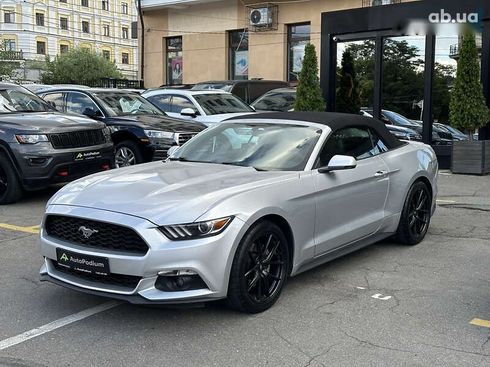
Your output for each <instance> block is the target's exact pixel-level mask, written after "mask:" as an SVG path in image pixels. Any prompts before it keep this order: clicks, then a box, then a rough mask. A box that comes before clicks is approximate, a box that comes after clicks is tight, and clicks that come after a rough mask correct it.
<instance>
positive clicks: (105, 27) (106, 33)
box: [102, 24, 110, 37]
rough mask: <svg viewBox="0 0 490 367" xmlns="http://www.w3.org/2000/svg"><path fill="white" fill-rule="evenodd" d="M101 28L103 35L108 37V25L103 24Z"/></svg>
mask: <svg viewBox="0 0 490 367" xmlns="http://www.w3.org/2000/svg"><path fill="white" fill-rule="evenodd" d="M102 30H103V33H104V36H106V37H109V36H110V30H109V25H107V24H104V25H103V26H102Z"/></svg>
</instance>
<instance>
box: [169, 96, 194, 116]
mask: <svg viewBox="0 0 490 367" xmlns="http://www.w3.org/2000/svg"><path fill="white" fill-rule="evenodd" d="M184 108H191V109H193V110H194V111H197V109H196V106H194V104H193V103H192V102H191V101H190V100H189V99H188V98H186V97H183V96H172V109H171V110H170V111H169V112H175V113H180V112H181V111H182V110H183V109H184Z"/></svg>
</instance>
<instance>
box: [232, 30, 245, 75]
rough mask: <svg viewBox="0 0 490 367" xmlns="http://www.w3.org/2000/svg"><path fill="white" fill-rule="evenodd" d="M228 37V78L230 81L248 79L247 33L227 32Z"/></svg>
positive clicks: (242, 31)
mask: <svg viewBox="0 0 490 367" xmlns="http://www.w3.org/2000/svg"><path fill="white" fill-rule="evenodd" d="M228 37H229V66H228V70H229V78H230V79H232V80H247V79H248V31H247V30H244V29H242V30H237V31H230V32H228Z"/></svg>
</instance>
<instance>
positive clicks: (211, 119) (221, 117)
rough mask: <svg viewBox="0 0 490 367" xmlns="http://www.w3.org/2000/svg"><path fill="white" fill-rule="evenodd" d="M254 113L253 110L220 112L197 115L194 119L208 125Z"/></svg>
mask: <svg viewBox="0 0 490 367" xmlns="http://www.w3.org/2000/svg"><path fill="white" fill-rule="evenodd" d="M254 113H255V112H236V113H220V114H218V115H207V116H198V117H197V118H196V120H198V121H200V122H202V123H203V124H205V125H210V124H216V123H218V122H222V121H225V120H228V119H231V118H233V117H238V116H245V115H253V114H254Z"/></svg>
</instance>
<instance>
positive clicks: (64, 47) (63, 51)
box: [60, 45, 68, 54]
mask: <svg viewBox="0 0 490 367" xmlns="http://www.w3.org/2000/svg"><path fill="white" fill-rule="evenodd" d="M67 52H68V45H60V54H66V53H67Z"/></svg>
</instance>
